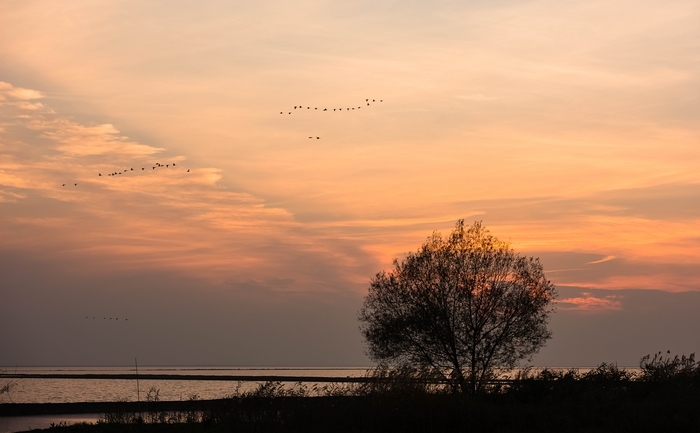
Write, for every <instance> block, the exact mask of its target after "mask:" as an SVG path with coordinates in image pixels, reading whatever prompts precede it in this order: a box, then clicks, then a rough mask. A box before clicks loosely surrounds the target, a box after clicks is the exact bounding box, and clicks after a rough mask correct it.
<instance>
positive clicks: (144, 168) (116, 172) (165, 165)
mask: <svg viewBox="0 0 700 433" xmlns="http://www.w3.org/2000/svg"><path fill="white" fill-rule="evenodd" d="M171 165H172V166H173V167H175V166H176V164H175V163H174V162H173V163H172V164H161V163H159V162H156V164H155V165H154V166H152V167H151V170H155V169H156V168H170V166H171ZM145 170H146V167H141V171H145ZM132 171H134V168H133V167H130V168H129V169H127V170H124V171H121V170H120V171H113V172H111V173H107V176H121V175H122V174H124V173H130V172H132ZM136 172H138V170H136ZM189 172H190V169H189V168H188V169H187V173H189ZM97 176H98V177H100V176H102V173H97ZM63 186H66V184H65V183H64V184H63ZM73 186H78V184H77V183H74V184H73Z"/></svg>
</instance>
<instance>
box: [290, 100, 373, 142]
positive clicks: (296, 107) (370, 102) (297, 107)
mask: <svg viewBox="0 0 700 433" xmlns="http://www.w3.org/2000/svg"><path fill="white" fill-rule="evenodd" d="M374 102H377V100H376V99H372V100H371V101H370V99H369V98H366V99H365V103H366V104H367V106H368V107H369V106H370V105H372V103H374ZM379 102H384V100H383V99H380V100H379ZM361 108H362V106H358V107H357V109H358V110H359V109H361ZM297 109H298V110H303V109H304V106H303V105H295V106H294V110H297ZM306 109H307V110H311V107H306ZM354 109H355V107H345V111H352V110H354ZM314 110H318V107H314ZM336 110H337V111H343V109H342V108H334V109H333V111H336ZM321 111H330V109H329V108H324V109H323V110H321ZM280 114H284V111H280ZM287 114H292V112H291V111H289V112H287ZM309 138H314V137H313V136H310V137H309ZM320 139H321V137H316V140H320Z"/></svg>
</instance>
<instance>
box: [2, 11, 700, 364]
mask: <svg viewBox="0 0 700 433" xmlns="http://www.w3.org/2000/svg"><path fill="white" fill-rule="evenodd" d="M698 22H700V4H698V3H697V2H696V1H690V0H683V1H674V0H671V1H660V0H642V1H631V0H629V1H627V0H613V1H607V0H606V1H600V0H592V1H559V0H557V1H555V0H533V1H519V0H513V1H510V0H498V1H482V0H476V1H451V0H438V1H432V2H426V1H414V0H408V1H401V2H399V1H381V0H380V1H377V0H373V1H368V0H367V1H365V0H358V1H354V2H341V1H327V0H326V1H322V0H314V1H312V0H308V1H306V0H302V1H295V2H288V1H279V0H261V1H256V2H243V1H197V2H194V1H184V0H179V1H172V0H169V1H150V2H142V1H135V0H120V1H116V0H114V1H111V0H99V1H97V0H71V1H65V2H51V1H34V0H5V1H3V2H2V3H1V4H0V347H1V348H2V349H1V350H0V366H6V367H7V366H16V365H19V366H32V365H75V366H83V365H131V363H132V362H133V359H134V358H135V357H138V359H139V363H140V364H143V365H231V366H366V365H372V361H371V360H370V359H368V358H367V356H366V354H365V346H364V343H363V341H362V338H361V336H360V333H359V331H358V321H357V311H358V310H359V308H360V307H361V305H362V300H363V296H364V295H365V294H366V292H367V288H368V286H369V281H370V279H371V278H372V277H373V276H374V275H375V274H376V273H377V272H379V271H381V270H388V269H390V268H391V263H392V260H393V259H394V258H397V257H398V258H401V257H402V255H404V254H405V253H406V252H408V251H415V250H417V249H418V247H419V246H420V245H421V244H422V243H423V242H424V241H425V240H426V238H427V237H428V236H430V234H431V233H432V232H433V231H440V232H442V233H445V234H446V233H448V232H449V231H450V230H451V229H452V228H453V227H454V224H455V223H456V221H457V220H458V219H465V221H466V222H467V223H471V222H473V221H482V223H483V225H484V226H485V227H486V228H488V229H489V230H490V232H491V233H492V234H494V235H495V236H497V237H498V238H500V239H502V240H507V241H510V242H511V245H512V247H513V248H514V249H515V250H516V251H518V252H519V253H521V254H524V255H527V256H534V257H539V258H540V261H541V263H542V264H543V266H544V269H545V273H546V275H547V277H548V278H549V279H550V280H551V281H552V282H553V283H554V284H555V285H556V287H557V290H558V293H559V297H558V300H557V305H556V307H557V311H556V313H555V314H554V315H553V316H552V321H551V326H550V327H551V330H552V332H553V338H552V339H551V340H550V341H549V342H548V344H547V346H546V347H545V348H544V349H542V350H541V351H540V353H539V354H537V355H536V356H535V357H534V358H533V359H532V360H531V362H532V363H533V364H534V365H542V366H592V365H598V364H599V363H601V362H616V363H618V364H619V365H622V366H635V365H638V362H639V359H640V358H641V357H642V356H644V355H646V354H648V353H654V352H657V351H659V350H664V351H665V350H671V351H672V352H673V353H677V354H682V353H685V354H688V353H691V352H694V351H696V350H698V349H700V339H699V338H698V335H700V320H698V318H697V311H699V310H700V170H698V165H699V163H700V148H699V144H700V27H699V26H698V25H697V23H698ZM367 100H369V101H367ZM380 100H381V102H379V101H380ZM367 102H369V103H370V105H366V104H367ZM294 107H301V108H294ZM305 107H310V108H308V109H307V108H305ZM360 107H361V108H360ZM316 108H318V110H317V109H316ZM340 108H342V110H340ZM348 108H356V109H353V110H348ZM324 109H328V111H324ZM332 109H337V111H331V110H332ZM280 113H283V114H280ZM288 113H291V114H288ZM309 137H313V138H309ZM316 137H318V138H316ZM157 164H163V165H166V164H167V167H160V166H158V165H157ZM153 167H156V168H153ZM132 168H133V169H134V170H133V171H132V170H131V169H132ZM142 168H143V170H142ZM124 170H127V171H126V172H124ZM117 172H121V174H115V175H114V176H110V175H109V174H111V173H117ZM100 174H101V175H100ZM64 184H65V186H64ZM86 317H88V318H87V319H86ZM92 317H95V319H92ZM117 317H119V318H120V320H119V321H117V320H116V318H117ZM110 318H112V319H113V320H110ZM125 319H128V320H125Z"/></svg>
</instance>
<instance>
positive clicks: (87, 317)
mask: <svg viewBox="0 0 700 433" xmlns="http://www.w3.org/2000/svg"><path fill="white" fill-rule="evenodd" d="M85 318H86V319H89V318H90V317H89V316H85ZM92 318H93V319H97V317H95V316H92ZM102 319H103V320H107V318H106V317H103V318H102ZM109 320H112V318H111V317H110V318H109ZM114 320H119V317H117V318H116V319H114ZM127 320H129V319H124V321H125V322H126V321H127Z"/></svg>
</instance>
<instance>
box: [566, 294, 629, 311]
mask: <svg viewBox="0 0 700 433" xmlns="http://www.w3.org/2000/svg"><path fill="white" fill-rule="evenodd" d="M557 306H558V308H561V309H562V310H574V311H583V312H587V313H596V312H603V311H617V310H621V309H622V304H621V302H620V299H619V297H618V296H617V295H608V296H603V297H596V296H593V295H592V294H591V293H587V292H584V293H582V296H580V297H575V298H565V299H559V300H557Z"/></svg>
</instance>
